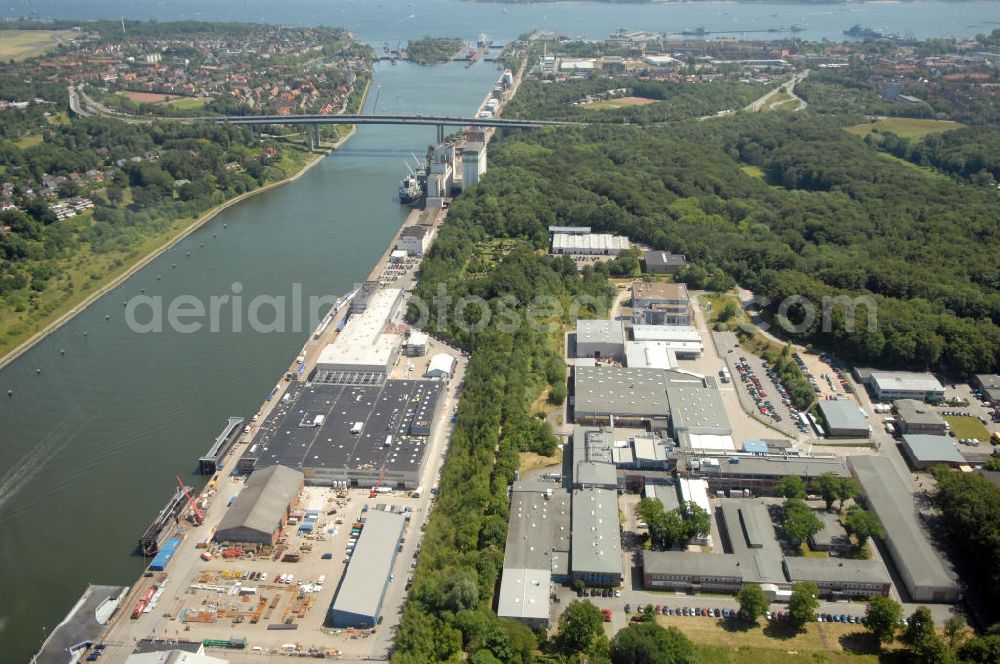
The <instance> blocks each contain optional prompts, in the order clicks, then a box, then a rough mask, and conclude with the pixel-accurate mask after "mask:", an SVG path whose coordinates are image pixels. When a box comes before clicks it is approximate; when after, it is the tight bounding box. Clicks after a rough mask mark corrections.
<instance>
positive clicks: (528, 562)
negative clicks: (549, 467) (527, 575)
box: [503, 482, 570, 576]
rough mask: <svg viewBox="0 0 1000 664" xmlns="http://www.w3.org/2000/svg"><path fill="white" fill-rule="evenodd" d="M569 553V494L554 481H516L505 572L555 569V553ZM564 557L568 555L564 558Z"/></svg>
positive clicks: (511, 502) (504, 560)
mask: <svg viewBox="0 0 1000 664" xmlns="http://www.w3.org/2000/svg"><path fill="white" fill-rule="evenodd" d="M569 550H570V494H569V491H567V490H566V489H564V488H562V487H561V486H559V485H558V484H556V483H555V482H514V486H513V487H511V493H510V525H509V527H508V528H507V545H506V547H505V548H504V555H503V566H504V569H505V570H506V569H545V570H552V571H554V572H555V573H556V574H557V576H558V575H559V573H560V571H561V572H562V575H565V574H566V570H565V569H563V570H560V569H558V567H556V568H555V569H553V566H554V563H553V557H552V555H551V554H552V552H553V551H562V552H564V553H565V554H568V553H569ZM564 558H565V556H564Z"/></svg>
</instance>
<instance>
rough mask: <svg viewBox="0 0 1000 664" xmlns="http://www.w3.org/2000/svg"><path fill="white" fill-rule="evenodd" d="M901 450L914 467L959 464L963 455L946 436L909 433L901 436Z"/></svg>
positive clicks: (962, 460)
mask: <svg viewBox="0 0 1000 664" xmlns="http://www.w3.org/2000/svg"><path fill="white" fill-rule="evenodd" d="M903 452H904V453H905V454H906V456H907V458H909V459H910V462H911V463H912V464H913V465H914V466H915V467H916V468H921V469H922V468H928V467H930V466H934V465H937V464H939V463H944V464H948V465H949V466H961V465H962V464H964V463H965V462H966V461H965V457H963V456H962V454H961V452H959V451H958V448H957V447H956V446H955V443H953V442H952V439H951V438H949V437H948V436H933V435H929V434H923V433H911V434H905V435H904V436H903Z"/></svg>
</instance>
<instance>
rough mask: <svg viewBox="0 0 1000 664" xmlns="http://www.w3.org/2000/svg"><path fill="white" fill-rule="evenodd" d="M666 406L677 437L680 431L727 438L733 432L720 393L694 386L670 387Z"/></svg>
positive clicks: (668, 387)
mask: <svg viewBox="0 0 1000 664" xmlns="http://www.w3.org/2000/svg"><path fill="white" fill-rule="evenodd" d="M667 403H668V404H669V407H670V426H671V428H672V429H673V432H674V435H675V436H676V435H677V434H679V433H681V432H686V433H689V434H715V435H727V434H730V433H732V431H733V429H732V427H731V426H730V425H729V417H728V416H727V415H726V407H725V405H724V404H723V403H722V393H721V392H719V390H716V389H712V388H708V387H703V386H701V385H693V384H689V385H680V384H677V385H668V386H667Z"/></svg>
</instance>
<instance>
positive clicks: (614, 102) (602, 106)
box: [584, 97, 657, 111]
mask: <svg viewBox="0 0 1000 664" xmlns="http://www.w3.org/2000/svg"><path fill="white" fill-rule="evenodd" d="M656 102H657V100H656V99H646V98H645V97H619V98H618V99H605V100H604V101H595V102H594V103H593V104H587V105H586V106H584V108H589V109H593V110H595V111H602V110H608V109H611V110H614V109H616V108H625V107H626V106H646V105H648V104H655V103H656Z"/></svg>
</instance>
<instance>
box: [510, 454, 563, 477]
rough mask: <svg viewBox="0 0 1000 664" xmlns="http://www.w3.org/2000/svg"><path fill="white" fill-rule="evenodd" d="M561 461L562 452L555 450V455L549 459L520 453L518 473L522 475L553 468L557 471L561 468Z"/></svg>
mask: <svg viewBox="0 0 1000 664" xmlns="http://www.w3.org/2000/svg"><path fill="white" fill-rule="evenodd" d="M562 461H563V453H562V450H556V453H555V454H553V455H552V456H550V457H547V456H542V455H541V454H535V453H534V452H521V465H520V471H521V473H522V474H523V473H526V472H528V471H529V470H535V469H537V468H555V470H559V469H560V468H562Z"/></svg>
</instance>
